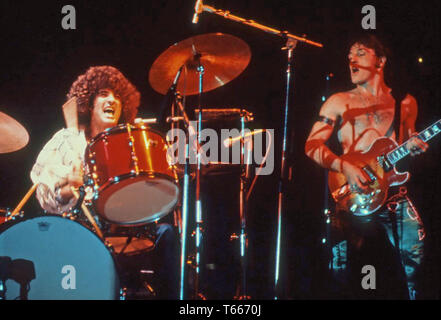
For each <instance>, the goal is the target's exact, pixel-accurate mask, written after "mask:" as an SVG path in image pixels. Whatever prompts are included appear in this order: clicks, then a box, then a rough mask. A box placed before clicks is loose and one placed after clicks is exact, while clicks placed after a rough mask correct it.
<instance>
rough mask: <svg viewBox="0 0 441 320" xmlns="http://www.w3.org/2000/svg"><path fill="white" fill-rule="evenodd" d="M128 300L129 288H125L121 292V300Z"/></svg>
mask: <svg viewBox="0 0 441 320" xmlns="http://www.w3.org/2000/svg"><path fill="white" fill-rule="evenodd" d="M126 299H127V288H126V287H123V288H121V289H120V290H119V300H126Z"/></svg>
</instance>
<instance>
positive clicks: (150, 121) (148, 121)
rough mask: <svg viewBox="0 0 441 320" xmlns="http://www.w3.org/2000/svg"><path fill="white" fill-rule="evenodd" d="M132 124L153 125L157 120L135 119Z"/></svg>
mask: <svg viewBox="0 0 441 320" xmlns="http://www.w3.org/2000/svg"><path fill="white" fill-rule="evenodd" d="M133 123H134V124H154V123H157V120H156V118H148V119H143V118H135V120H134V121H133Z"/></svg>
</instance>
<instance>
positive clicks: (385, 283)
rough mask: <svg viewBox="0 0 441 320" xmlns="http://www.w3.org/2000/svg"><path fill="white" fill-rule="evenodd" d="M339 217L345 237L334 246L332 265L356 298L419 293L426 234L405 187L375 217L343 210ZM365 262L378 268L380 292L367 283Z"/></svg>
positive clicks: (410, 296) (409, 296)
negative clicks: (370, 289)
mask: <svg viewBox="0 0 441 320" xmlns="http://www.w3.org/2000/svg"><path fill="white" fill-rule="evenodd" d="M334 218H336V219H333V220H334V223H333V224H334V226H335V227H336V228H335V230H337V231H338V232H337V234H339V239H337V241H335V242H334V243H335V245H333V247H332V261H331V267H332V270H333V275H334V279H335V280H336V281H337V282H339V283H340V285H341V286H342V287H344V288H346V289H347V292H349V295H350V297H355V298H386V299H388V298H392V299H415V298H416V293H417V292H416V290H417V288H416V276H417V271H418V267H419V266H420V264H421V260H422V257H423V247H424V241H423V240H424V236H425V234H424V228H423V225H422V222H421V219H420V217H419V215H418V213H417V211H416V209H415V208H414V207H413V204H412V202H411V201H410V199H409V198H407V196H406V194H405V192H402V193H400V194H397V195H395V196H392V197H391V198H389V200H388V201H387V203H386V204H385V205H384V206H383V207H382V208H381V209H380V210H379V211H377V212H375V213H373V214H371V215H369V216H364V217H357V216H353V215H351V214H350V213H348V212H344V211H340V212H337V213H336V215H335V217H334ZM333 234H336V233H335V232H333ZM365 265H371V266H373V267H374V268H375V270H376V286H377V288H376V291H377V292H368V291H366V290H365V289H363V288H362V286H361V281H362V278H363V277H364V274H362V273H361V270H362V268H363V266H365ZM374 291H375V290H374Z"/></svg>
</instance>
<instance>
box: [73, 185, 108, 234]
mask: <svg viewBox="0 0 441 320" xmlns="http://www.w3.org/2000/svg"><path fill="white" fill-rule="evenodd" d="M71 190H72V192H73V194H74V196H75V198H77V200H78V199H79V198H80V195H79V194H78V192H77V190H75V188H74V187H71ZM81 209H83V212H84V215H85V216H86V218H87V219H88V220H89V222H90V223H91V224H92V226H93V227H94V228H95V231H96V233H97V234H98V236H99V237H100V238H101V239H102V240H104V237H103V233H102V232H101V230H100V228H99V227H98V225H97V224H96V222H95V219H94V218H93V217H92V214H91V213H90V211H89V209H88V208H87V207H86V205H85V204H84V203H82V204H81Z"/></svg>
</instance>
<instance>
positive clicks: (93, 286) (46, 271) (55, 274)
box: [0, 216, 119, 300]
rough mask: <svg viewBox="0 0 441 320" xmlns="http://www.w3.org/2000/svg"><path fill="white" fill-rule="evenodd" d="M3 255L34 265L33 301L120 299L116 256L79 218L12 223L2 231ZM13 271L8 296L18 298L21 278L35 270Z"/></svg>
mask: <svg viewBox="0 0 441 320" xmlns="http://www.w3.org/2000/svg"><path fill="white" fill-rule="evenodd" d="M0 256H6V257H10V258H11V259H12V260H13V261H17V260H16V259H24V260H25V261H26V262H27V264H28V266H29V264H30V265H31V266H32V265H33V269H34V271H35V279H33V280H31V281H30V283H29V287H28V293H27V296H28V299H36V300H78V299H86V300H87V299H99V300H107V299H116V298H117V297H118V294H119V279H118V275H117V272H116V268H115V263H114V260H113V257H112V255H111V254H110V252H109V251H108V250H107V247H106V246H105V245H104V244H103V242H102V241H101V240H100V239H99V238H98V237H97V236H96V235H95V234H94V233H92V232H91V231H89V230H88V229H86V228H85V227H83V226H81V225H80V224H79V223H77V222H74V221H71V220H68V219H64V218H61V217H58V216H43V217H37V218H33V219H28V220H22V221H17V222H14V223H11V225H10V226H9V227H8V228H7V229H6V230H4V231H3V232H1V233H0ZM12 272H15V274H16V275H15V276H11V278H12V279H14V280H12V279H9V280H7V281H6V288H7V291H6V298H7V299H19V297H20V284H19V283H18V282H17V281H20V280H17V279H27V278H29V277H32V268H31V269H29V268H26V270H19V268H18V267H17V269H16V270H12ZM17 274H18V275H17ZM16 278H17V279H16ZM21 281H23V280H21ZM23 287H24V286H23Z"/></svg>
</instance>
